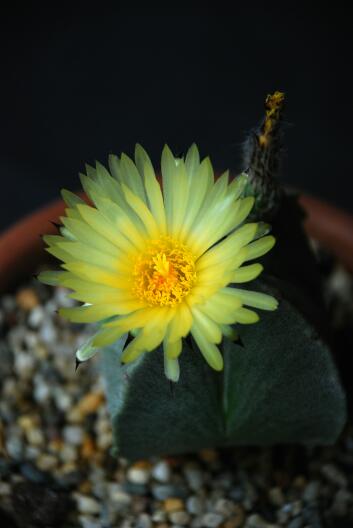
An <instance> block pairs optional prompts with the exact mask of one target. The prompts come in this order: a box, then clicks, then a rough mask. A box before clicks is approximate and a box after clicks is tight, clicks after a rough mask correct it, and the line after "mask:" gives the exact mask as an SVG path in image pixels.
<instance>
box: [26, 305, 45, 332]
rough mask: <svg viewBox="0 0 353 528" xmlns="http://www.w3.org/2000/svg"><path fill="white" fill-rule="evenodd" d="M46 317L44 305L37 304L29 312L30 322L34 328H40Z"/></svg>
mask: <svg viewBox="0 0 353 528" xmlns="http://www.w3.org/2000/svg"><path fill="white" fill-rule="evenodd" d="M43 319H44V310H43V308H42V306H35V307H34V308H32V310H31V311H30V313H29V316H28V324H29V325H30V326H32V327H33V328H38V326H39V325H40V323H41V322H42V321H43Z"/></svg>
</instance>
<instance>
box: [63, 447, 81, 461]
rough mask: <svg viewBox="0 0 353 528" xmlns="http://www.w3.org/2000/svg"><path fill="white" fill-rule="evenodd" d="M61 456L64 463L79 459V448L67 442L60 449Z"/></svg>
mask: <svg viewBox="0 0 353 528" xmlns="http://www.w3.org/2000/svg"><path fill="white" fill-rule="evenodd" d="M60 458H61V460H62V461H63V462H64V463H70V462H75V461H76V459H77V450H76V448H75V447H74V446H73V445H70V444H65V445H64V446H63V448H62V449H61V451H60Z"/></svg>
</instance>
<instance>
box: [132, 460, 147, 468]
mask: <svg viewBox="0 0 353 528" xmlns="http://www.w3.org/2000/svg"><path fill="white" fill-rule="evenodd" d="M131 467H132V468H134V469H147V470H149V469H151V467H152V464H151V462H149V461H148V460H138V461H137V462H135V463H134V464H132V466H131Z"/></svg>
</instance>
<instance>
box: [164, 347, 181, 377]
mask: <svg viewBox="0 0 353 528" xmlns="http://www.w3.org/2000/svg"><path fill="white" fill-rule="evenodd" d="M164 374H165V377H166V378H167V379H169V381H173V382H174V383H177V382H178V381H179V377H180V367H179V361H178V360H177V359H171V358H168V357H167V355H166V354H165V355H164Z"/></svg>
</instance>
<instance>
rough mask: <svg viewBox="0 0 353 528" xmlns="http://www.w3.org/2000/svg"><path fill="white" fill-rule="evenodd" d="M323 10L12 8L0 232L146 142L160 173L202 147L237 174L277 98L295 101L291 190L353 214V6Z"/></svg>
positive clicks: (6, 28)
mask: <svg viewBox="0 0 353 528" xmlns="http://www.w3.org/2000/svg"><path fill="white" fill-rule="evenodd" d="M12 5H13V4H12ZM53 5H54V4H53ZM318 6H319V7H316V6H315V4H314V3H310V2H309V3H306V4H304V3H303V4H297V3H291V2H287V3H286V2H282V3H281V4H280V3H278V4H276V3H271V4H268V5H266V4H265V3H260V2H259V3H252V6H251V7H244V6H243V5H240V4H239V5H238V3H234V9H233V11H230V10H229V11H228V12H222V11H219V12H218V11H216V10H215V9H206V8H202V9H200V10H199V11H196V10H194V11H192V10H190V9H189V10H187V9H186V8H183V9H182V8H180V9H172V8H170V9H164V10H163V9H162V10H161V11H155V12H153V11H152V12H151V11H150V12H148V11H141V10H137V9H136V10H131V9H130V10H126V9H123V8H121V7H119V5H118V4H115V7H113V6H109V7H108V6H106V4H102V6H99V3H96V5H95V8H94V9H93V8H88V7H87V6H86V5H84V4H82V7H81V6H80V5H79V4H75V6H74V7H73V8H71V10H70V11H68V10H65V11H63V10H62V9H60V8H59V7H56V8H54V7H52V6H50V5H48V4H47V7H46V8H45V9H44V8H43V7H38V5H37V7H33V6H32V7H31V6H27V7H21V8H19V7H18V6H13V7H12V8H11V9H7V11H6V12H3V13H2V17H1V26H2V27H1V29H2V31H1V36H0V43H1V53H2V54H3V58H2V76H1V77H2V80H1V86H0V90H1V101H2V103H1V107H2V110H1V114H2V115H1V121H0V122H1V138H0V139H1V141H0V169H1V203H0V205H1V207H0V228H4V227H6V226H7V225H9V224H10V223H12V222H13V221H15V220H16V219H18V218H20V217H21V216H23V215H24V214H26V213H28V212H30V211H31V210H33V209H34V208H36V207H38V206H40V205H42V204H44V203H45V202H47V201H48V200H51V199H55V198H57V197H58V194H59V190H60V188H62V187H68V188H70V189H77V188H79V180H78V177H77V174H78V172H79V171H82V170H83V169H84V163H85V162H90V163H93V162H94V160H95V159H98V160H100V161H101V162H103V163H105V161H106V159H107V155H108V153H110V152H116V153H120V152H121V151H124V152H127V153H128V154H130V155H131V154H132V152H133V148H134V144H135V143H136V142H140V143H141V144H142V145H143V146H144V147H145V148H146V149H147V150H148V152H150V153H151V155H152V159H153V161H154V162H155V163H157V164H158V162H159V157H160V151H161V148H162V146H163V144H164V143H168V144H169V145H170V147H171V148H172V150H174V152H175V153H181V152H182V151H184V150H185V149H186V148H187V147H188V146H189V145H190V144H191V143H192V142H193V141H195V142H196V143H197V144H198V145H199V147H200V150H201V153H202V154H203V155H207V154H209V155H210V156H211V159H212V161H213V162H214V165H216V166H217V167H218V168H220V169H222V168H228V167H230V168H232V169H234V170H239V169H240V167H241V145H242V142H243V140H244V137H245V135H246V132H247V131H248V130H249V129H250V128H251V127H253V126H254V125H255V124H256V123H257V122H258V121H259V120H260V119H261V116H262V114H263V100H264V97H265V96H266V94H267V93H269V92H272V91H274V90H276V89H279V90H283V91H285V93H286V96H287V104H286V121H287V125H286V153H285V159H284V166H283V174H282V178H283V180H284V181H286V182H288V183H290V184H291V185H293V186H295V187H299V188H302V189H305V190H307V191H309V192H311V193H313V194H316V195H318V196H321V197H323V198H326V199H327V200H330V201H331V202H333V203H335V204H337V205H339V206H341V207H343V208H345V209H347V210H351V211H353V201H352V198H351V194H350V190H351V188H352V184H351V182H352V179H353V170H352V169H353V168H352V164H353V162H352V159H353V155H352V150H353V141H352V132H351V128H352V124H351V123H352V118H353V109H352V89H353V82H352V76H351V70H352V52H351V51H352V40H353V39H352V27H353V25H352V16H351V11H350V8H349V7H348V6H349V4H348V3H347V7H344V6H343V4H342V5H341V6H340V5H339V4H337V3H332V2H331V3H330V5H329V4H328V3H321V4H318Z"/></svg>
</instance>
